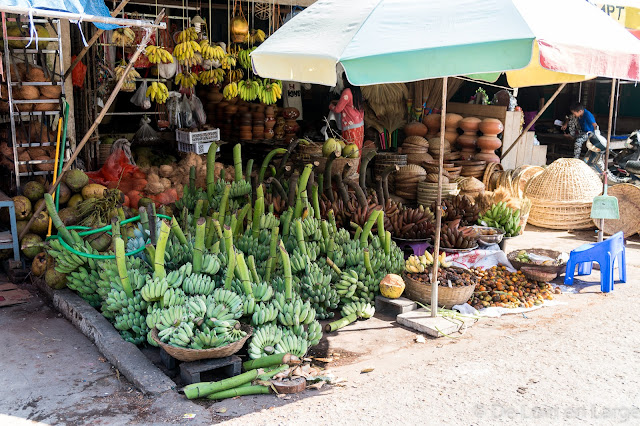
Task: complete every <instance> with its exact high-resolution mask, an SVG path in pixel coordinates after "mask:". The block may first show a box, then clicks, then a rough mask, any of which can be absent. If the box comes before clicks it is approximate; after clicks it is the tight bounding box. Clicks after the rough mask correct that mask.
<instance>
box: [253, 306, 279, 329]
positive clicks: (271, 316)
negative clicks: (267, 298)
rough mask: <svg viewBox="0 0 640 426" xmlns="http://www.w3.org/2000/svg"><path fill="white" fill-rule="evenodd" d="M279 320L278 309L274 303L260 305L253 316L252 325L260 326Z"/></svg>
mask: <svg viewBox="0 0 640 426" xmlns="http://www.w3.org/2000/svg"><path fill="white" fill-rule="evenodd" d="M277 318H278V308H276V306H275V304H273V303H267V304H265V303H262V302H261V303H260V304H259V305H257V306H256V308H255V311H254V313H253V315H252V316H251V325H253V326H260V325H263V324H267V323H270V322H273V321H275V320H276V319H277Z"/></svg>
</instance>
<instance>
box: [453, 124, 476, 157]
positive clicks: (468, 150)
mask: <svg viewBox="0 0 640 426" xmlns="http://www.w3.org/2000/svg"><path fill="white" fill-rule="evenodd" d="M480 122H482V120H480V119H479V118H477V117H467V118H463V119H462V120H460V123H458V126H460V128H461V129H462V130H463V131H464V134H462V135H460V136H458V141H457V142H458V145H459V146H460V148H462V152H461V158H462V159H463V160H470V159H471V158H473V156H474V155H475V153H476V142H477V140H478V126H479V125H480Z"/></svg>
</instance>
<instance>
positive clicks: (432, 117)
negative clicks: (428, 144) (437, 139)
mask: <svg viewBox="0 0 640 426" xmlns="http://www.w3.org/2000/svg"><path fill="white" fill-rule="evenodd" d="M422 123H423V124H424V125H426V126H427V129H428V132H429V134H436V133H438V132H439V131H440V114H429V115H427V116H425V117H424V118H423V119H422Z"/></svg>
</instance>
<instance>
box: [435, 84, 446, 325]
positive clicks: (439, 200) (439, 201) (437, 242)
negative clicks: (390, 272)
mask: <svg viewBox="0 0 640 426" xmlns="http://www.w3.org/2000/svg"><path fill="white" fill-rule="evenodd" d="M448 80H449V78H448V77H444V78H443V79H442V113H441V114H440V152H439V153H438V197H437V198H436V211H435V213H436V235H435V239H434V244H433V271H431V316H432V317H436V316H438V268H439V266H440V265H439V263H440V262H439V259H438V254H439V252H440V230H441V229H442V223H441V220H442V210H441V209H440V205H441V204H442V167H443V164H444V122H445V119H446V115H447V84H448Z"/></svg>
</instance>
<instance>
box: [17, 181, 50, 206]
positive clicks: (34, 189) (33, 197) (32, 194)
mask: <svg viewBox="0 0 640 426" xmlns="http://www.w3.org/2000/svg"><path fill="white" fill-rule="evenodd" d="M44 191H45V188H44V185H43V184H41V183H40V182H36V181H34V180H32V181H31V182H27V184H26V185H25V186H24V190H23V191H22V192H23V194H24V195H25V197H27V198H28V199H29V201H31V202H32V203H35V202H36V201H38V200H39V199H41V198H42V197H44Z"/></svg>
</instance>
